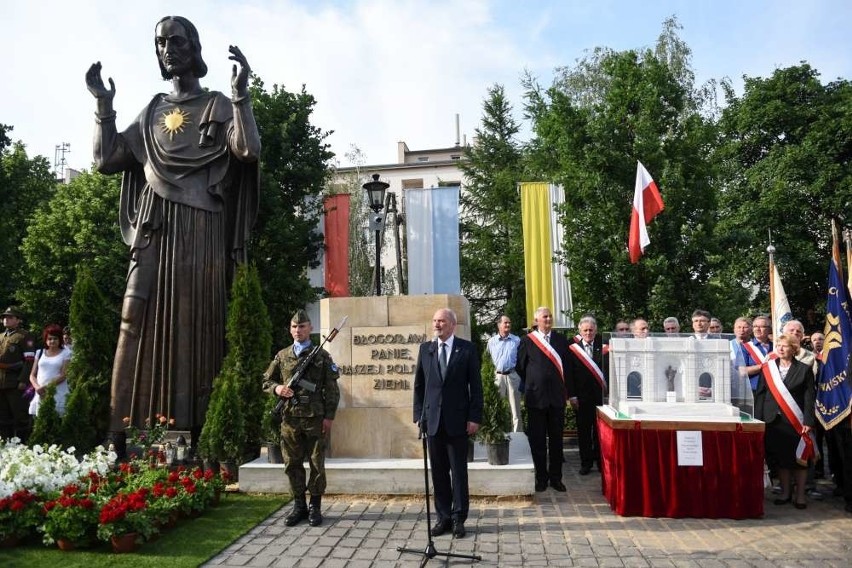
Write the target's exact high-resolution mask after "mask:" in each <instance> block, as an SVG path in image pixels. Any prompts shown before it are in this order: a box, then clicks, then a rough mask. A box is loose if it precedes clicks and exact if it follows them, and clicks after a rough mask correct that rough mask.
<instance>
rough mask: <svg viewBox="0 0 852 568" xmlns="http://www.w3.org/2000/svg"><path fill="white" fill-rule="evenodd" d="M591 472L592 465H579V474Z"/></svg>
mask: <svg viewBox="0 0 852 568" xmlns="http://www.w3.org/2000/svg"><path fill="white" fill-rule="evenodd" d="M591 472H592V466H590V465H584V466H582V467H580V475H589V474H590V473H591Z"/></svg>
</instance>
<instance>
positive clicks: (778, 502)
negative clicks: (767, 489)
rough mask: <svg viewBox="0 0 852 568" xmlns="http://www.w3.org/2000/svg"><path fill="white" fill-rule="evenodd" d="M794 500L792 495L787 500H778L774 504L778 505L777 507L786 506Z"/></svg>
mask: <svg viewBox="0 0 852 568" xmlns="http://www.w3.org/2000/svg"><path fill="white" fill-rule="evenodd" d="M792 500H793V496H792V495H790V496H789V497H787V498H786V499H776V500H775V501H773V503H774V504H776V505H786V504H787V503H789V502H791V501H792Z"/></svg>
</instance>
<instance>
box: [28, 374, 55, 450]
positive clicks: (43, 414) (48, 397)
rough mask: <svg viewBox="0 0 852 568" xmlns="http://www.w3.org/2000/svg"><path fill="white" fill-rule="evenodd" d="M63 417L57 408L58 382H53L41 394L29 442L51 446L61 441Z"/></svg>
mask: <svg viewBox="0 0 852 568" xmlns="http://www.w3.org/2000/svg"><path fill="white" fill-rule="evenodd" d="M61 431H62V417H61V416H59V412H57V410H56V384H55V383H51V384H49V385H48V386H47V388H46V389H45V392H44V394H42V395H41V400H40V401H39V405H38V413H37V414H36V417H35V427H34V428H33V433H32V434H31V435H30V439H29V444H30V445H31V446H32V445H34V444H40V445H42V446H49V445H51V444H59V443H61V441H62V440H61Z"/></svg>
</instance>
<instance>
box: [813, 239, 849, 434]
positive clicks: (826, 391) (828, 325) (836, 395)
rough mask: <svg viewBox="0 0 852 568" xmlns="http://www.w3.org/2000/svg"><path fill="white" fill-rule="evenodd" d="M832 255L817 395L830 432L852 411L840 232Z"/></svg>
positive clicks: (818, 413)
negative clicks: (821, 364)
mask: <svg viewBox="0 0 852 568" xmlns="http://www.w3.org/2000/svg"><path fill="white" fill-rule="evenodd" d="M832 253H833V254H832V260H831V262H830V263H829V266H828V299H827V301H826V305H825V343H824V344H823V348H822V361H823V367H822V371H821V372H820V375H819V377H818V379H817V394H816V416H817V419H818V420H819V421H820V422H821V423H822V425H823V426H825V429H826V430H829V429H831V428H832V427H834V426H836V425H837V424H839V423H840V422H842V421H843V420H845V419H846V418H847V417H848V416H849V414H850V412H852V385H850V383H849V377H848V376H847V373H848V365H849V353H850V348H849V342H850V341H852V321H850V317H849V311H848V310H849V297H848V295H847V293H846V286H845V283H844V282H843V275H842V268H841V266H840V249H839V246H838V242H837V235H836V233H835V237H834V243H833V248H832Z"/></svg>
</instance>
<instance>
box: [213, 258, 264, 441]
mask: <svg viewBox="0 0 852 568" xmlns="http://www.w3.org/2000/svg"><path fill="white" fill-rule="evenodd" d="M225 335H226V339H227V342H228V354H227V355H226V356H225V361H224V362H223V364H222V369H223V371H222V373H223V374H227V373H233V376H234V377H236V378H237V388H238V393H239V394H238V396H237V398H235V399H234V400H232V401H230V404H235V405H240V406H242V414H243V416H244V420H245V437H244V439H243V449H244V451H243V454H246V455H252V456H256V455H258V452H259V448H260V443H261V441H262V440H261V438H262V431H261V428H262V419H263V417H262V414H261V413H262V412H263V406H264V399H265V398H268V397H267V396H266V395H265V394H264V393H263V391H262V390H261V382H262V377H263V372H264V370H265V369H266V365H267V363H268V362H269V353H270V351H271V349H272V323H271V322H270V320H269V314H268V313H267V311H266V306H265V305H264V303H263V297H262V294H261V286H260V277H259V276H258V272H257V268H256V267H255V266H254V265H252V264H247V265H241V266H239V267H238V268H237V273H236V275H235V277H234V283H233V285H232V286H231V301H230V303H229V304H228V324H227V328H226V331H225Z"/></svg>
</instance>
